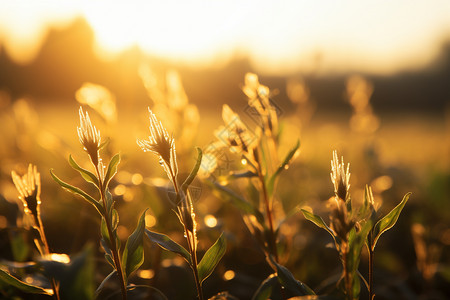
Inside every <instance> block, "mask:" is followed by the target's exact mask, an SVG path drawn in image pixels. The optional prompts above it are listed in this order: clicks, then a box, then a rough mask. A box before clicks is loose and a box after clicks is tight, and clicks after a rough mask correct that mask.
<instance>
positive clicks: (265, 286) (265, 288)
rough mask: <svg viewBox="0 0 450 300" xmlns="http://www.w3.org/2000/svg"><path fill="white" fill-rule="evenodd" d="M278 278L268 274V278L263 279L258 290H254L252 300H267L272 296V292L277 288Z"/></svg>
mask: <svg viewBox="0 0 450 300" xmlns="http://www.w3.org/2000/svg"><path fill="white" fill-rule="evenodd" d="M278 284H279V283H278V278H277V275H276V274H270V275H269V277H267V278H266V279H264V281H263V282H262V283H261V285H260V286H259V288H258V289H257V290H256V292H255V294H254V295H253V297H252V300H267V299H269V298H270V296H271V295H272V290H273V288H274V287H275V286H277V285H278Z"/></svg>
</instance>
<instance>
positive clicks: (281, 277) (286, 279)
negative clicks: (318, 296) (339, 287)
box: [276, 263, 315, 296]
mask: <svg viewBox="0 0 450 300" xmlns="http://www.w3.org/2000/svg"><path fill="white" fill-rule="evenodd" d="M276 266H277V274H278V276H277V277H278V281H279V282H280V283H281V285H283V286H284V287H285V288H286V290H287V291H289V292H290V293H293V294H295V295H296V296H302V295H315V293H314V291H313V290H312V289H311V288H309V287H308V286H307V285H306V284H304V283H303V282H300V281H298V280H297V279H295V277H294V275H292V273H291V272H290V271H289V270H288V269H287V268H286V267H285V266H282V265H280V264H278V263H277V264H276Z"/></svg>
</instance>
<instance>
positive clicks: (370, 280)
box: [368, 247, 375, 300]
mask: <svg viewBox="0 0 450 300" xmlns="http://www.w3.org/2000/svg"><path fill="white" fill-rule="evenodd" d="M368 248H369V300H373V299H374V298H375V294H374V293H373V261H374V255H375V253H374V251H373V250H372V247H368Z"/></svg>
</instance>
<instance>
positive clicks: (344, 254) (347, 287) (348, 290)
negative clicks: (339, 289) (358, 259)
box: [342, 245, 353, 300]
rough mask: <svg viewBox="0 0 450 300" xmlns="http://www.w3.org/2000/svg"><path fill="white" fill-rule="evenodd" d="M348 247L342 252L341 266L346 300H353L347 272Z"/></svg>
mask: <svg viewBox="0 0 450 300" xmlns="http://www.w3.org/2000/svg"><path fill="white" fill-rule="evenodd" d="M348 250H349V249H348V245H346V246H345V248H344V249H343V251H342V264H343V268H344V280H345V290H346V294H347V299H348V300H353V289H352V282H351V281H350V272H349V271H348V262H347V259H348Z"/></svg>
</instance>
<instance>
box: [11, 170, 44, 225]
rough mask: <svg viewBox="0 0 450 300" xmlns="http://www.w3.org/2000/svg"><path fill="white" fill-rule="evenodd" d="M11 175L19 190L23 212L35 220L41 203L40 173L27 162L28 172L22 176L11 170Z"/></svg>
mask: <svg viewBox="0 0 450 300" xmlns="http://www.w3.org/2000/svg"><path fill="white" fill-rule="evenodd" d="M11 177H12V180H13V182H14V185H15V186H16V188H17V191H19V199H20V200H21V201H22V203H23V207H24V211H25V213H26V214H29V215H31V216H33V218H34V220H37V219H38V214H39V210H40V204H41V199H40V195H41V175H40V174H39V172H38V171H37V168H36V166H33V165H32V164H29V165H28V172H27V173H26V174H25V175H23V176H22V177H21V176H19V175H17V173H16V172H15V171H12V172H11Z"/></svg>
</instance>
